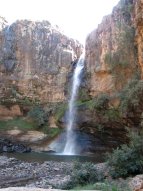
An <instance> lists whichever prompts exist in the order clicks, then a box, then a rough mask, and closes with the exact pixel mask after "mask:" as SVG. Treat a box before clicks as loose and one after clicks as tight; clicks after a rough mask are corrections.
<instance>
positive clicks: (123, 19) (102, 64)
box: [86, 0, 139, 97]
mask: <svg viewBox="0 0 143 191" xmlns="http://www.w3.org/2000/svg"><path fill="white" fill-rule="evenodd" d="M134 8H135V2H133V0H121V1H120V2H119V3H118V5H117V6H116V7H114V8H113V12H112V14H111V15H108V16H105V17H104V18H103V21H102V23H101V24H99V25H98V27H97V29H95V30H94V31H92V32H91V33H90V34H89V35H88V37H87V40H86V62H87V73H88V76H90V77H89V78H88V85H89V93H90V95H91V96H92V97H94V96H96V95H98V94H100V93H107V94H109V95H114V94H116V93H117V92H120V91H121V90H122V89H123V87H124V86H125V85H126V84H127V83H128V81H129V80H130V79H132V78H133V77H134V76H135V75H136V73H137V71H138V68H139V66H138V62H137V46H136V45H135V34H136V26H135V19H136V15H135V13H134Z"/></svg>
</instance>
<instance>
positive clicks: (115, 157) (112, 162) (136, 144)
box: [107, 132, 143, 178]
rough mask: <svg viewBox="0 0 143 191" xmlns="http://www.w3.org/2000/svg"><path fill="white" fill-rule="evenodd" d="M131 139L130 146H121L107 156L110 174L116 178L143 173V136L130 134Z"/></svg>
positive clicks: (136, 133) (135, 133) (134, 133)
mask: <svg viewBox="0 0 143 191" xmlns="http://www.w3.org/2000/svg"><path fill="white" fill-rule="evenodd" d="M129 139H130V143H129V144H128V145H126V144H124V145H121V147H120V148H117V149H115V150H114V151H113V153H112V154H108V156H107V163H108V166H109V168H110V172H109V173H110V175H111V176H112V177H114V178H117V177H127V176H128V175H131V174H138V173H142V172H143V136H142V135H140V134H139V133H138V132H129Z"/></svg>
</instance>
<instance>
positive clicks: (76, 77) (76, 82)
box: [63, 54, 84, 155]
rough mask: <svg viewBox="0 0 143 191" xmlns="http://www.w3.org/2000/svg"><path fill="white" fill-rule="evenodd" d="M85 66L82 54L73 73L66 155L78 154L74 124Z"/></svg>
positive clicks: (64, 152)
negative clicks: (81, 75)
mask: <svg viewBox="0 0 143 191" xmlns="http://www.w3.org/2000/svg"><path fill="white" fill-rule="evenodd" d="M83 68H84V55H83V54H82V55H81V57H80V58H79V61H78V62H77V65H76V68H75V70H74V74H73V82H72V89H71V97H70V101H69V108H68V121H67V133H66V144H65V148H64V151H63V154H66V155H73V154H76V153H75V152H76V149H75V147H76V143H75V132H74V130H73V129H74V125H75V116H76V107H75V101H76V98H77V94H78V89H79V86H80V81H81V79H80V74H81V72H82V69H83Z"/></svg>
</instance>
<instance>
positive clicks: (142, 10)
mask: <svg viewBox="0 0 143 191" xmlns="http://www.w3.org/2000/svg"><path fill="white" fill-rule="evenodd" d="M134 4H135V27H136V43H137V47H138V62H139V65H140V67H141V78H142V79H143V1H142V0H134Z"/></svg>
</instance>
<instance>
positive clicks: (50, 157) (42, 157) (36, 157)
mask: <svg viewBox="0 0 143 191" xmlns="http://www.w3.org/2000/svg"><path fill="white" fill-rule="evenodd" d="M1 155H3V156H7V157H14V158H16V159H18V160H22V161H27V162H39V163H42V162H45V161H59V162H71V161H75V160H77V161H80V162H94V163H96V162H103V161H104V160H103V158H104V157H103V154H90V155H62V154H58V153H56V154H55V153H45V152H41V153H37V152H31V153H3V154H1Z"/></svg>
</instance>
